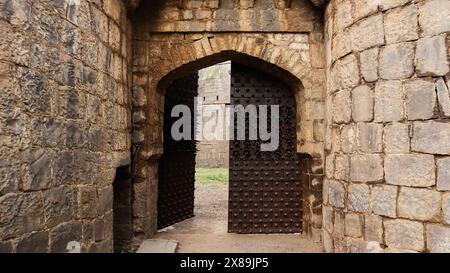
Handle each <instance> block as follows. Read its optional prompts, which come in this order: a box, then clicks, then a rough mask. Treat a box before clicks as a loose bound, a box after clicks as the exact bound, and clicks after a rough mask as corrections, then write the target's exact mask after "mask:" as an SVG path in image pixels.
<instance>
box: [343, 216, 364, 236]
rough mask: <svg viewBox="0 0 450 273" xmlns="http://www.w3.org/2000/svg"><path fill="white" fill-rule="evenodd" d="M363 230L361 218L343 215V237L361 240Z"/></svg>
mask: <svg viewBox="0 0 450 273" xmlns="http://www.w3.org/2000/svg"><path fill="white" fill-rule="evenodd" d="M362 229H363V219H362V216H360V215H358V214H353V213H347V214H346V215H345V235H346V236H349V237H353V238H361V237H362V235H363V234H362Z"/></svg>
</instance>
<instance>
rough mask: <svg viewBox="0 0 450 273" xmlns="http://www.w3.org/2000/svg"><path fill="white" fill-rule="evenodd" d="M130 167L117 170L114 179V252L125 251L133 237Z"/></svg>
mask: <svg viewBox="0 0 450 273" xmlns="http://www.w3.org/2000/svg"><path fill="white" fill-rule="evenodd" d="M131 181H132V180H131V173H130V166H126V167H121V168H118V169H117V171H116V178H115V179H114V184H113V187H114V200H113V211H114V220H113V221H114V224H113V236H114V238H113V241H114V252H123V251H127V250H126V249H124V247H126V246H129V245H130V242H131V238H132V235H133V227H132V205H131V196H132V183H131Z"/></svg>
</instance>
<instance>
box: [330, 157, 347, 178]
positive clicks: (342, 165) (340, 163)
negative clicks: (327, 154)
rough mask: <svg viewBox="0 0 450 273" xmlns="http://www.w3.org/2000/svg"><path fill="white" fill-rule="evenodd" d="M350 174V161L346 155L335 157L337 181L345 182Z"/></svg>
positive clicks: (335, 176)
mask: <svg viewBox="0 0 450 273" xmlns="http://www.w3.org/2000/svg"><path fill="white" fill-rule="evenodd" d="M349 174H350V160H349V157H348V155H336V159H335V175H334V178H335V179H337V180H344V181H347V180H348V177H349Z"/></svg>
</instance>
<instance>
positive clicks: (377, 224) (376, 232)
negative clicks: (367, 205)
mask: <svg viewBox="0 0 450 273" xmlns="http://www.w3.org/2000/svg"><path fill="white" fill-rule="evenodd" d="M364 223H365V225H364V240H366V241H368V242H379V243H383V218H382V217H380V216H378V215H373V214H371V215H366V216H365V221H364Z"/></svg>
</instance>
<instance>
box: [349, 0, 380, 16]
mask: <svg viewBox="0 0 450 273" xmlns="http://www.w3.org/2000/svg"><path fill="white" fill-rule="evenodd" d="M353 5H354V9H353V12H354V14H353V16H354V17H355V21H356V20H359V19H362V18H364V17H367V16H368V15H371V14H374V13H376V12H377V11H378V2H377V1H373V0H359V1H354V2H353Z"/></svg>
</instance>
